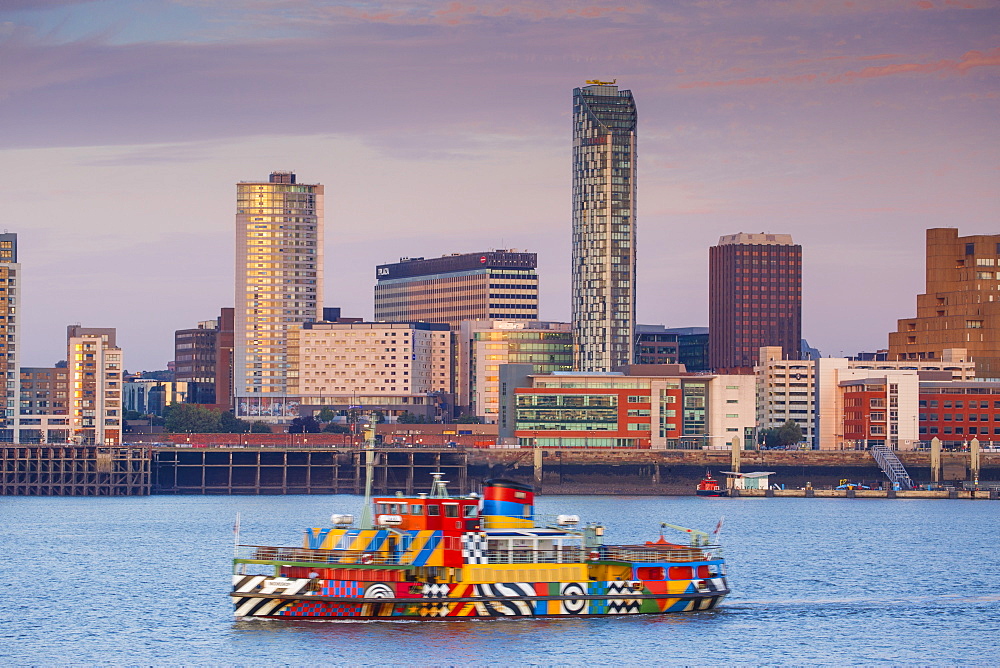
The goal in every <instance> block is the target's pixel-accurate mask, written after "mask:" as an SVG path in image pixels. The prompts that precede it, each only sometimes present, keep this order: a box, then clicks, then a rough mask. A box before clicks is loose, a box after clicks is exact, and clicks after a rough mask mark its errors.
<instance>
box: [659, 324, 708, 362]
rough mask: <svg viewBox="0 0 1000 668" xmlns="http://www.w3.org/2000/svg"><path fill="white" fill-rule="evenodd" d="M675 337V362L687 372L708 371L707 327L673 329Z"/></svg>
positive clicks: (671, 330) (670, 329) (672, 332)
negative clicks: (681, 365)
mask: <svg viewBox="0 0 1000 668" xmlns="http://www.w3.org/2000/svg"><path fill="white" fill-rule="evenodd" d="M666 331H667V332H668V333H671V334H676V335H677V362H678V363H679V364H683V365H684V367H685V368H686V369H687V370H688V371H708V370H709V369H710V368H711V367H710V366H709V364H708V327H673V328H669V329H667V330H666Z"/></svg>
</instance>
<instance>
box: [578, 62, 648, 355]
mask: <svg viewBox="0 0 1000 668" xmlns="http://www.w3.org/2000/svg"><path fill="white" fill-rule="evenodd" d="M587 83H588V84H590V85H587V86H583V87H582V88H576V89H574V90H573V267H572V276H573V286H572V300H573V308H572V319H573V337H574V345H575V350H574V355H573V364H574V367H575V368H576V369H578V370H580V371H586V372H594V371H611V369H612V368H614V367H617V366H621V365H625V364H631V363H632V362H633V358H634V349H635V342H634V337H633V330H634V328H635V280H636V273H635V230H636V226H635V198H636V108H635V101H634V100H633V99H632V91H628V90H619V89H618V86H616V85H614V82H604V81H588V82H587Z"/></svg>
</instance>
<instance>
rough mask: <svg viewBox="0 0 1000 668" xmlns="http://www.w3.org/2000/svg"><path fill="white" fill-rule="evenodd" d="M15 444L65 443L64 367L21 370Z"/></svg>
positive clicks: (66, 397) (66, 402)
mask: <svg viewBox="0 0 1000 668" xmlns="http://www.w3.org/2000/svg"><path fill="white" fill-rule="evenodd" d="M20 376H21V404H20V419H19V421H18V430H17V439H16V442H17V443H68V442H69V372H68V370H67V369H66V367H21V373H20Z"/></svg>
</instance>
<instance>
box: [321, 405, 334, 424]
mask: <svg viewBox="0 0 1000 668" xmlns="http://www.w3.org/2000/svg"><path fill="white" fill-rule="evenodd" d="M335 417H337V414H336V413H334V412H333V411H332V410H330V407H329V406H324V407H323V410H321V411H320V412H319V413H317V414H316V418H317V419H319V421H320V422H333V418H335Z"/></svg>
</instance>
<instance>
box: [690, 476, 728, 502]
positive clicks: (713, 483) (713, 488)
mask: <svg viewBox="0 0 1000 668" xmlns="http://www.w3.org/2000/svg"><path fill="white" fill-rule="evenodd" d="M695 494H697V495H698V496H726V495H727V493H726V490H725V489H724V488H722V487H720V486H719V481H718V480H716V479H715V478H713V477H712V473H711V472H710V471H705V477H704V478H702V479H701V482H699V483H698V486H697V487H696V488H695Z"/></svg>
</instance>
